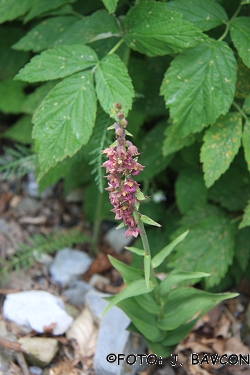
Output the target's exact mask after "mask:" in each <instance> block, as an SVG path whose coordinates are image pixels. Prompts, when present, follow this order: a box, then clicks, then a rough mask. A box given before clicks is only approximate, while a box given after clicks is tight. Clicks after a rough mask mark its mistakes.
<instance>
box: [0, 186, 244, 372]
mask: <svg viewBox="0 0 250 375" xmlns="http://www.w3.org/2000/svg"><path fill="white" fill-rule="evenodd" d="M27 198H28V199H27ZM73 200H74V199H73ZM6 225H7V226H8V231H7V232H6V230H3V227H4V226H5V228H6ZM55 229H57V230H62V231H69V230H71V229H80V230H81V231H83V232H84V233H86V234H88V235H91V226H90V225H89V224H88V223H87V222H86V220H85V218H84V216H83V214H82V209H81V202H68V201H67V200H66V199H65V198H64V197H63V194H62V186H61V184H60V183H59V184H58V185H57V186H56V187H54V189H53V192H52V194H51V195H50V196H49V197H46V198H31V197H28V195H27V192H25V189H24V188H23V185H22V183H17V182H15V181H12V182H1V183H0V256H1V258H2V259H6V258H7V257H8V256H10V255H12V254H14V253H15V249H17V248H18V244H19V243H27V242H28V239H29V237H32V236H33V235H34V234H37V233H39V234H43V235H44V234H48V233H53V232H54V231H55ZM104 229H105V228H104ZM98 247H99V252H98V255H97V257H96V259H95V260H94V262H93V263H92V265H91V267H90V269H89V270H88V271H87V272H86V273H85V274H83V275H82V276H81V278H82V280H85V281H88V280H89V279H90V277H91V275H93V274H100V275H103V276H105V277H107V278H109V279H110V284H109V285H104V284H102V283H100V285H99V286H96V288H97V289H99V290H100V291H102V292H106V293H117V292H119V291H120V290H121V289H122V288H123V287H124V285H123V283H121V282H119V280H120V278H119V275H118V274H117V273H116V272H115V270H113V269H112V266H111V264H110V263H109V260H108V257H107V254H112V255H113V256H116V257H117V258H119V259H120V260H122V261H125V262H126V263H129V261H130V254H129V253H128V252H127V251H126V250H124V251H123V252H122V253H121V254H116V253H115V252H114V251H113V249H112V248H111V247H110V246H109V245H107V244H106V243H105V241H104V237H103V233H102V231H101V234H100V239H99V245H98ZM74 248H76V249H79V250H82V251H87V252H88V251H89V248H88V247H86V244H79V245H76V246H74ZM54 255H55V253H52V256H54ZM26 290H46V291H49V292H50V293H52V294H54V295H56V296H61V293H62V289H61V288H60V287H59V286H58V285H56V284H55V282H53V280H51V278H50V275H49V273H48V272H47V271H46V269H45V267H44V265H42V264H40V263H39V262H37V261H35V262H34V264H33V266H32V267H30V268H28V270H25V271H23V270H21V271H20V272H19V273H16V272H12V273H9V279H8V281H7V282H5V283H4V282H1V284H0V303H1V305H0V307H1V306H2V305H3V302H4V299H5V296H6V295H7V294H10V293H14V292H18V291H26ZM234 291H235V290H234ZM237 292H239V297H237V298H234V299H233V300H229V301H226V302H225V303H223V304H221V305H219V306H217V307H216V308H214V309H213V310H211V311H210V312H209V313H207V314H205V315H204V316H203V317H202V318H201V319H200V320H199V321H198V322H197V324H196V325H195V327H194V329H193V330H192V332H191V333H190V334H189V335H188V336H187V337H186V338H185V339H184V340H182V342H181V343H180V344H179V345H178V346H177V348H176V350H175V352H174V353H173V354H175V355H176V356H175V357H174V356H172V357H171V358H167V359H164V360H163V361H162V364H157V365H149V366H148V367H147V368H146V370H143V371H141V372H138V374H140V375H152V374H154V375H212V374H228V375H247V374H249V375H250V358H249V357H250V333H249V332H250V304H249V297H250V284H249V282H248V281H246V280H243V281H242V283H241V285H240V287H239V289H238V290H237ZM0 312H1V311H0ZM79 313H80V311H79ZM0 318H1V319H0V320H1V321H4V322H5V323H6V326H7V329H8V330H9V331H10V332H12V333H14V334H15V335H16V336H17V337H25V333H23V332H22V331H21V330H20V329H19V328H18V327H17V326H16V325H15V324H13V323H11V322H6V321H5V319H4V318H3V317H2V316H1V315H0ZM32 335H33V336H39V337H43V336H44V337H52V335H51V333H50V332H49V331H48V332H46V333H44V334H43V335H41V334H40V335H38V334H37V333H35V332H33V333H32ZM29 336H31V334H29ZM55 339H56V340H58V343H59V346H60V349H59V351H58V353H57V354H56V356H55V357H54V359H53V361H52V363H51V364H50V366H48V367H47V369H45V370H44V371H43V375H45V374H46V375H73V374H75V375H85V374H93V370H92V365H93V357H94V349H93V350H92V353H89V354H88V358H83V357H79V355H78V354H77V350H76V348H75V345H73V344H72V342H71V341H70V340H68V339H67V338H66V336H65V335H60V336H55ZM6 350H7V351H11V352H12V353H14V354H16V356H14V357H13V358H14V359H13V360H12V361H11V371H12V372H11V374H16V375H20V374H24V375H28V374H32V373H31V372H29V370H27V368H28V367H27V364H26V359H25V356H24V355H23V353H22V352H20V350H19V349H18V348H17V347H16V346H15V345H14V343H12V342H11V341H8V340H2V338H1V336H0V353H1V351H6ZM17 354H18V355H17ZM216 354H217V355H218V356H216ZM20 355H21V359H20ZM198 355H199V358H198ZM223 355H224V356H223ZM240 355H242V356H246V357H245V358H246V361H244V360H243V359H242V357H241V356H240ZM213 362H214V363H213ZM246 362H248V364H247V363H246ZM0 373H1V372H0ZM3 375H6V374H3Z"/></svg>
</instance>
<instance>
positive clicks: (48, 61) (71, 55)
mask: <svg viewBox="0 0 250 375" xmlns="http://www.w3.org/2000/svg"><path fill="white" fill-rule="evenodd" d="M97 61H98V57H97V55H96V53H95V51H93V50H92V48H90V47H88V46H82V45H78V44H76V45H73V46H63V47H55V48H53V49H48V50H46V51H44V52H42V53H41V54H40V55H39V56H35V57H33V59H31V61H30V62H29V63H28V64H27V65H25V67H24V68H23V69H21V70H20V71H19V73H18V74H17V75H16V77H15V78H16V79H21V80H22V81H27V82H41V81H48V80H52V79H58V78H63V77H66V76H69V75H71V74H73V73H76V72H79V71H80V70H84V69H87V68H89V67H91V66H93V65H95V64H96V63H97Z"/></svg>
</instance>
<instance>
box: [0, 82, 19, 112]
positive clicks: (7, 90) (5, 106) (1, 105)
mask: <svg viewBox="0 0 250 375" xmlns="http://www.w3.org/2000/svg"><path fill="white" fill-rule="evenodd" d="M24 86H25V84H24V83H23V82H14V81H13V80H12V79H7V80H5V81H2V82H0V111H2V112H3V113H13V114H15V113H21V112H22V106H23V103H24V101H25V95H24V92H23V89H24Z"/></svg>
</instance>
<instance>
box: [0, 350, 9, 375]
mask: <svg viewBox="0 0 250 375" xmlns="http://www.w3.org/2000/svg"><path fill="white" fill-rule="evenodd" d="M10 374H11V372H10V361H9V360H8V358H6V357H5V355H4V354H3V353H1V352H0V375H10Z"/></svg>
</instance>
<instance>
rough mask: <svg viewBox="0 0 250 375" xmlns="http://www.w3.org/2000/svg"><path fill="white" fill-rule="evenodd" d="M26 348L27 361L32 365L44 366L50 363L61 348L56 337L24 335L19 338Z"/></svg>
mask: <svg viewBox="0 0 250 375" xmlns="http://www.w3.org/2000/svg"><path fill="white" fill-rule="evenodd" d="M18 342H19V343H20V344H22V346H23V347H24V348H25V349H26V351H27V352H28V354H27V355H26V354H25V357H27V361H28V362H29V363H31V364H32V365H36V366H40V367H44V366H46V365H48V364H49V363H50V362H51V361H52V359H53V358H54V356H55V355H56V352H57V351H58V349H59V346H58V342H57V340H56V339H51V338H45V337H22V338H20V339H19V340H18Z"/></svg>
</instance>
